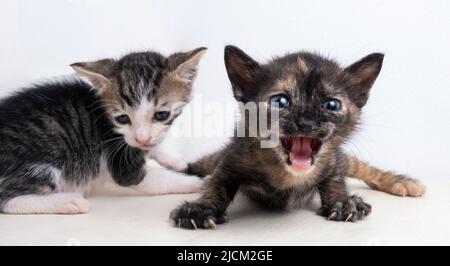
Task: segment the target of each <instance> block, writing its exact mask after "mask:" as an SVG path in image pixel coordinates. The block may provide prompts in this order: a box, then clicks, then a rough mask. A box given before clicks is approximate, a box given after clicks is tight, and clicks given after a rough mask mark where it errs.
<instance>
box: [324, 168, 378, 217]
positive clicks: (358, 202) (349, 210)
mask: <svg viewBox="0 0 450 266" xmlns="http://www.w3.org/2000/svg"><path fill="white" fill-rule="evenodd" d="M319 192H320V198H321V200H322V207H321V208H320V210H319V212H318V213H319V215H322V216H325V217H327V219H328V220H333V221H345V222H347V221H351V222H354V221H357V220H362V219H363V218H364V217H366V216H367V215H369V214H370V212H371V210H372V207H371V206H370V205H369V204H366V203H365V202H364V201H363V200H362V198H360V197H358V196H349V195H348V193H347V188H346V185H345V179H344V177H341V176H335V177H330V178H328V179H326V180H324V181H322V183H320V184H319Z"/></svg>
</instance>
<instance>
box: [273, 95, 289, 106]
mask: <svg viewBox="0 0 450 266" xmlns="http://www.w3.org/2000/svg"><path fill="white" fill-rule="evenodd" d="M275 104H277V105H278V107H279V108H286V107H288V106H289V105H290V104H291V103H290V102H289V99H288V97H287V96H285V95H275V96H273V97H272V98H270V105H271V106H273V105H275Z"/></svg>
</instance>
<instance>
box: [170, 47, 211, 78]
mask: <svg viewBox="0 0 450 266" xmlns="http://www.w3.org/2000/svg"><path fill="white" fill-rule="evenodd" d="M206 50H207V48H205V47H201V48H197V49H195V50H193V51H191V52H187V53H176V54H173V55H171V56H169V69H170V70H171V71H172V72H173V73H175V75H176V76H177V77H178V78H179V79H180V80H182V81H183V82H185V83H187V84H189V85H191V84H192V82H193V81H194V79H195V77H196V76H197V69H198V65H199V63H200V59H202V56H203V55H204V54H205V52H206Z"/></svg>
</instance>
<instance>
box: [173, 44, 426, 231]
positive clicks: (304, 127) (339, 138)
mask: <svg viewBox="0 0 450 266" xmlns="http://www.w3.org/2000/svg"><path fill="white" fill-rule="evenodd" d="M382 61H383V55H382V54H371V55H369V56H367V57H365V58H363V59H361V60H360V61H358V62H356V63H354V64H352V65H351V66H349V67H347V68H342V67H341V66H340V65H338V64H337V63H336V62H334V61H332V60H329V59H326V58H323V57H321V56H318V55H316V54H312V53H307V52H301V53H293V54H288V55H286V56H284V57H280V58H275V59H274V60H272V61H271V62H269V63H268V64H264V65H262V64H259V63H258V62H256V61H255V60H253V59H252V58H250V57H249V56H248V55H246V54H245V53H244V52H243V51H241V50H240V49H238V48H237V47H233V46H229V47H227V48H226V49H225V63H226V67H227V71H228V75H229V78H230V81H231V84H232V87H233V92H234V95H235V98H236V99H237V100H238V101H241V102H243V103H247V102H264V103H267V102H269V101H270V99H271V97H272V96H274V95H279V94H283V95H286V97H288V98H289V99H290V106H289V107H287V108H284V109H280V119H279V131H280V135H281V137H282V138H283V137H289V136H302V137H305V136H306V137H311V138H315V139H318V140H320V141H321V143H322V145H321V147H320V149H319V150H318V152H317V154H315V155H314V156H313V164H312V166H311V167H310V168H309V169H308V170H307V171H304V172H301V171H300V172H299V171H296V170H294V169H292V167H290V162H289V160H290V159H289V156H288V154H287V153H286V150H285V149H284V148H283V145H282V144H281V143H280V144H278V146H277V147H275V148H270V149H267V148H266V149H264V148H261V141H262V140H263V139H262V138H260V137H244V138H240V137H235V138H233V139H232V140H231V143H230V144H229V145H228V146H227V147H226V148H225V149H223V150H222V151H220V152H217V153H216V154H214V155H211V156H208V157H206V158H204V159H202V160H200V161H199V162H197V163H193V164H190V165H189V167H188V171H187V172H188V173H189V174H196V175H199V176H206V175H209V174H211V179H210V181H209V183H208V185H207V187H206V189H205V191H204V192H203V194H202V196H201V198H200V199H198V200H197V201H194V202H187V203H185V204H183V205H182V206H180V207H179V208H177V209H176V210H174V211H173V212H172V213H171V216H170V217H171V220H172V221H173V222H174V223H175V224H176V225H178V226H180V227H183V228H190V229H193V228H213V227H214V226H215V225H216V224H218V223H222V222H224V221H226V209H227V207H228V205H229V204H230V202H231V201H232V200H233V198H234V196H235V194H236V193H237V192H238V191H241V192H243V193H244V194H246V195H247V196H249V197H250V198H251V199H252V200H255V201H257V202H259V203H262V204H264V205H266V206H268V207H270V208H274V209H280V210H286V209H292V208H297V207H301V206H302V205H304V204H305V202H307V201H308V200H309V199H310V198H311V197H312V196H313V195H314V194H315V193H316V192H318V193H319V194H320V197H321V201H322V207H321V208H320V210H319V214H320V215H322V216H325V217H327V218H328V219H329V220H336V221H357V220H360V219H363V218H364V217H365V216H367V215H368V214H369V213H370V212H371V206H370V205H368V204H366V203H364V201H363V200H362V199H361V198H360V197H357V196H351V195H349V193H348V191H347V187H346V185H345V177H346V176H347V175H353V176H355V177H357V178H360V179H363V180H364V181H366V182H368V183H369V184H371V186H372V187H374V188H376V189H380V190H384V191H387V192H391V193H395V192H394V191H393V190H392V189H391V188H392V186H387V185H385V184H386V183H390V184H391V185H393V184H398V182H403V181H409V180H410V179H401V178H400V176H396V175H392V174H388V173H384V172H380V171H379V170H377V169H375V168H369V167H370V166H368V165H366V164H363V163H361V162H360V161H358V160H357V159H354V158H352V157H349V156H347V155H346V154H345V153H344V152H343V150H342V148H341V147H342V144H343V143H345V141H346V140H347V139H348V138H349V137H350V135H351V133H352V132H353V131H354V129H355V128H356V126H357V124H358V122H359V117H360V113H361V108H362V107H363V106H364V105H365V104H366V102H367V100H368V96H369V90H370V88H371V87H372V85H373V83H374V82H375V80H376V78H377V76H378V74H379V72H380V70H381V66H382ZM329 99H338V100H339V101H340V102H341V103H342V109H341V110H339V111H335V112H331V111H328V110H325V109H324V108H323V107H322V106H323V103H324V102H325V101H327V100H329ZM367 169H370V170H367ZM370 176H374V177H373V178H372V177H370ZM412 184H415V185H416V186H417V189H419V187H420V186H421V185H420V184H419V183H418V182H416V181H413V183H407V184H406V186H410V185H412ZM394 186H395V185H394ZM419 194H421V193H405V194H404V195H411V196H418V195H419Z"/></svg>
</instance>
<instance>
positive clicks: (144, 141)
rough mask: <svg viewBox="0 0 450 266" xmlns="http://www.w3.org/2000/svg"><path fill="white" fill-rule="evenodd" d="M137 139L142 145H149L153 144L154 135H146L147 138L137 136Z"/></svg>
mask: <svg viewBox="0 0 450 266" xmlns="http://www.w3.org/2000/svg"><path fill="white" fill-rule="evenodd" d="M135 141H136V142H137V143H138V144H139V145H142V146H149V145H150V144H152V137H146V138H139V137H136V138H135Z"/></svg>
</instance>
